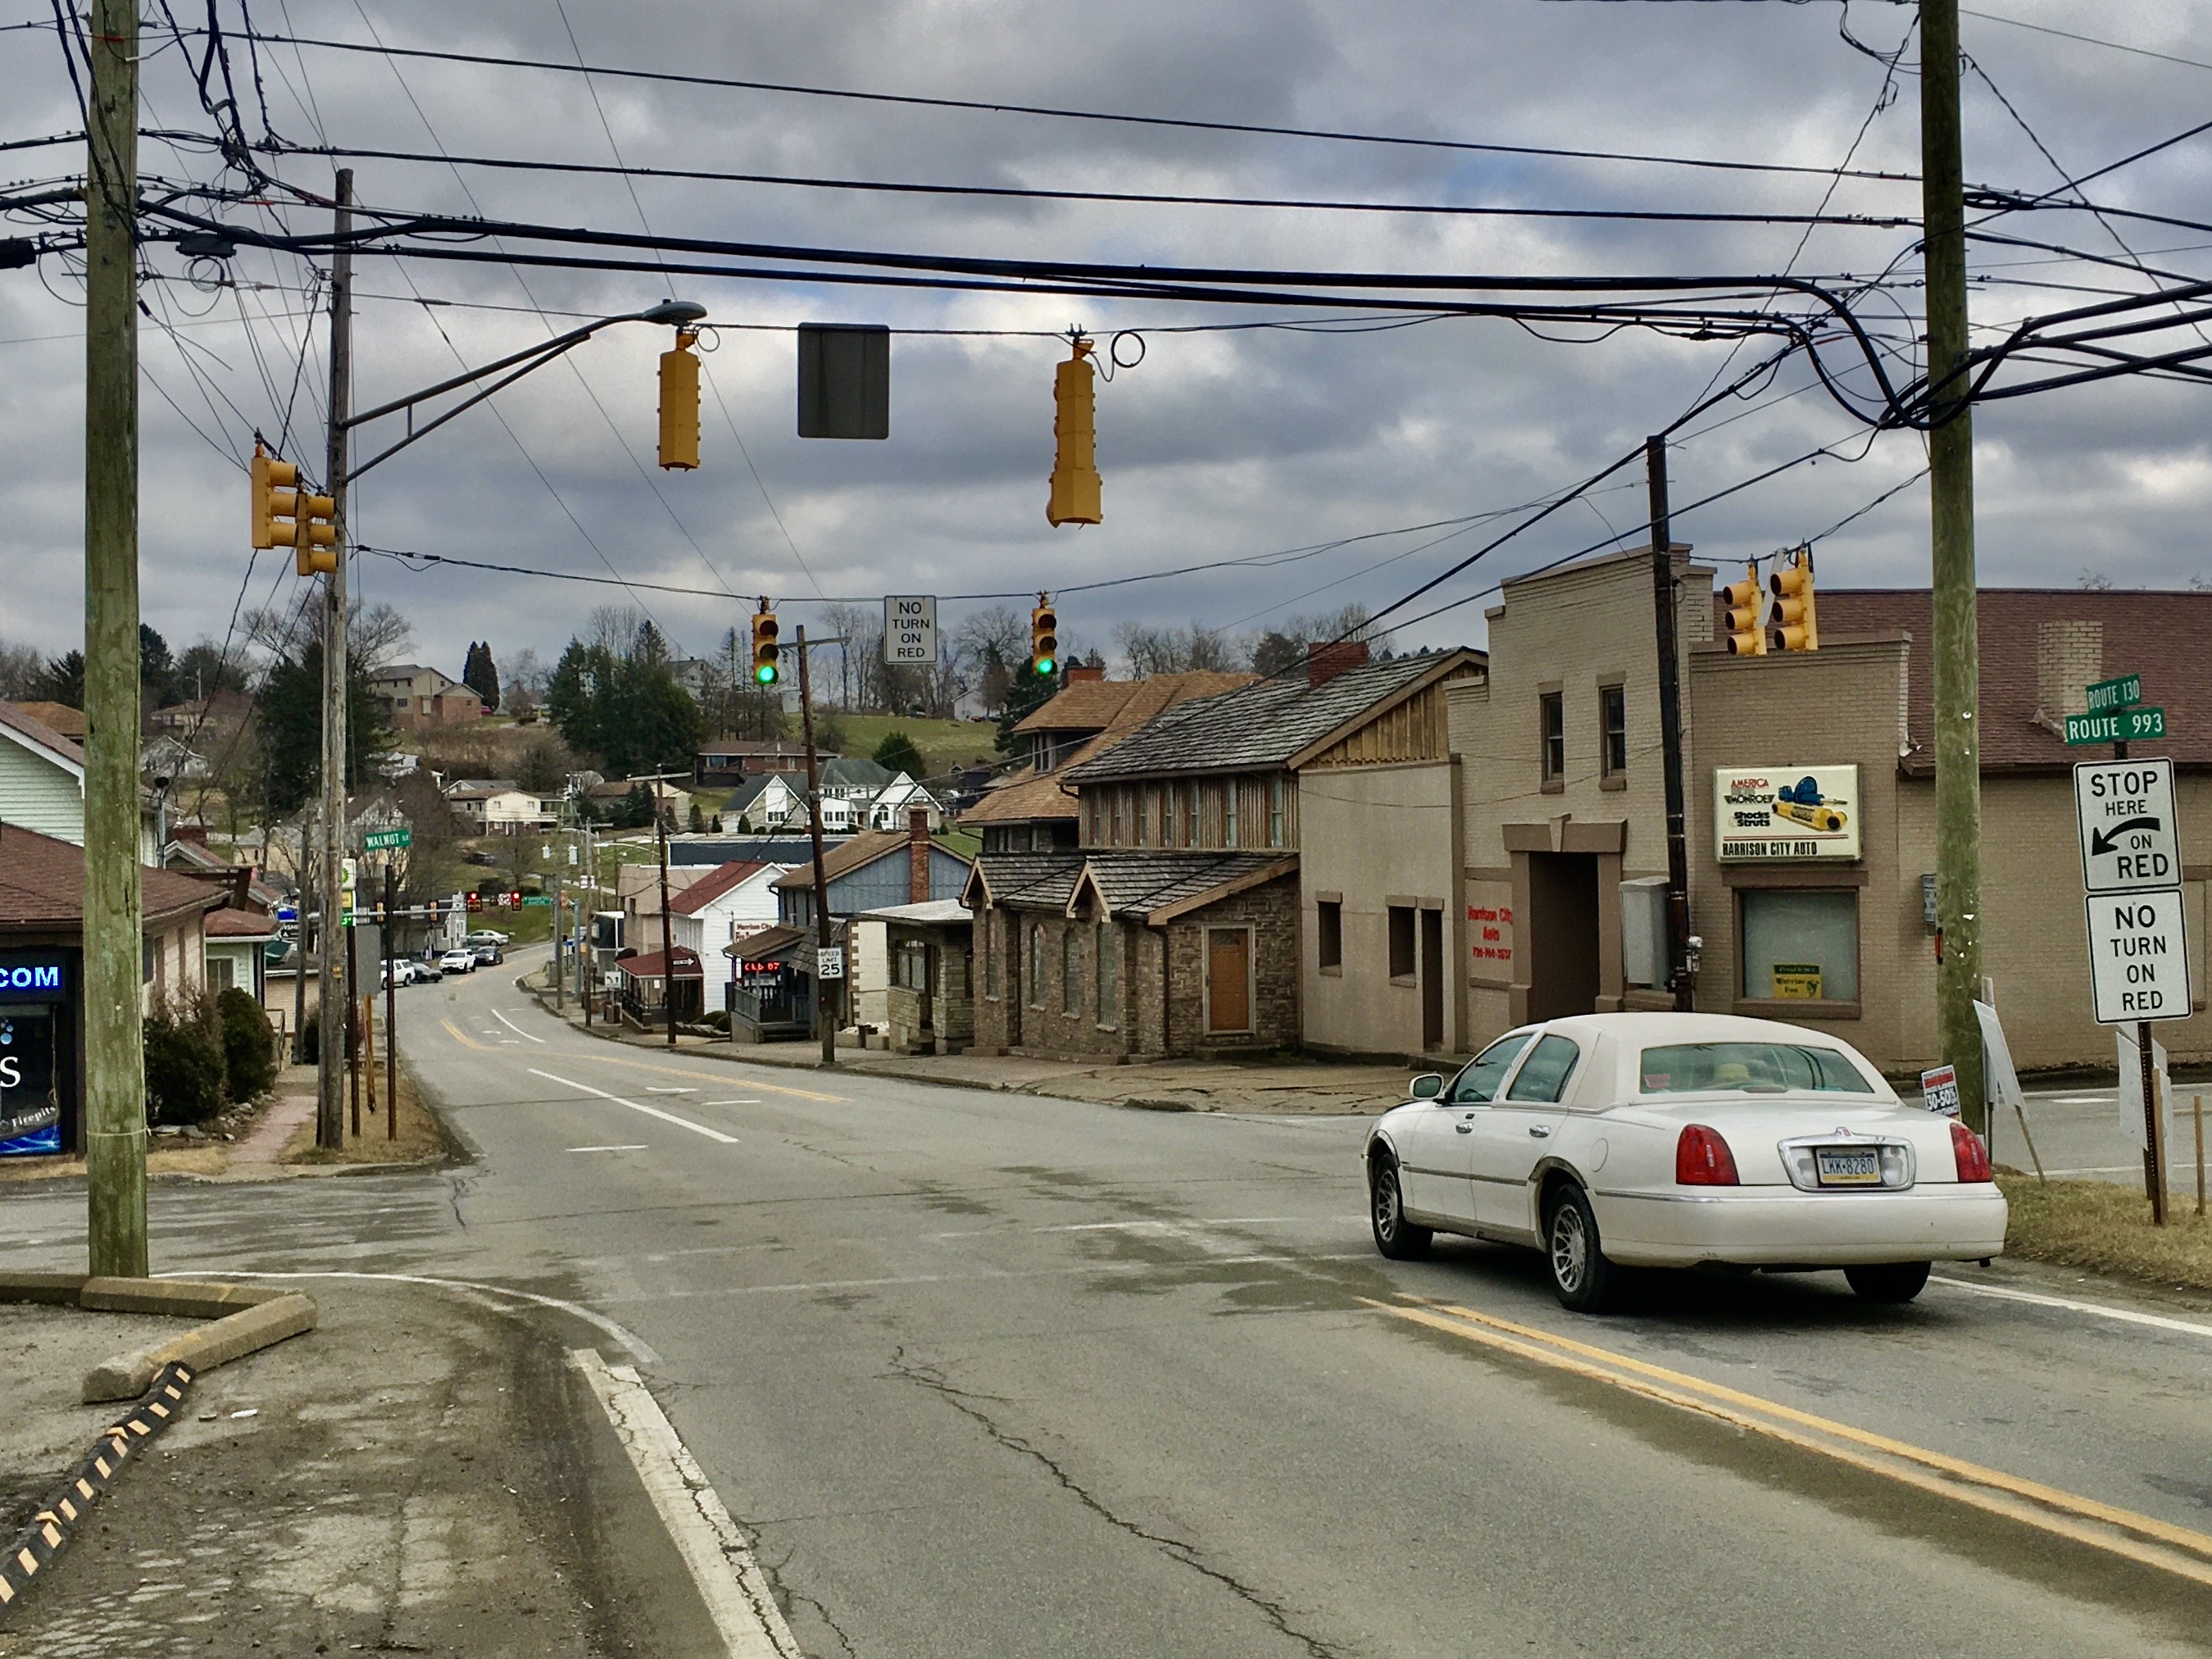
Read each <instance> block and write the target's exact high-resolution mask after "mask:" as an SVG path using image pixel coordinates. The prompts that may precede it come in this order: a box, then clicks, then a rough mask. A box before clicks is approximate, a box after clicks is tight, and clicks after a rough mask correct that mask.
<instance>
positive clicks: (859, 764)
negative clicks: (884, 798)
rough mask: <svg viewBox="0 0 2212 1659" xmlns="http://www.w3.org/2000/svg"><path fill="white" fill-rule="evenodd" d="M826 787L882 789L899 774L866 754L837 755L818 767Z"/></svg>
mask: <svg viewBox="0 0 2212 1659" xmlns="http://www.w3.org/2000/svg"><path fill="white" fill-rule="evenodd" d="M897 775H898V774H897V773H896V772H894V771H892V770H891V769H890V768H889V767H888V766H884V765H881V764H879V763H877V762H875V761H872V760H870V759H868V758H867V757H866V756H854V755H836V756H833V757H830V758H829V759H828V760H826V761H824V762H823V763H822V764H821V766H820V767H818V768H817V776H819V777H820V779H821V780H822V787H823V788H824V789H881V788H882V787H884V785H885V784H887V783H889V782H890V781H891V780H892V779H893V778H895V777H896V776H897Z"/></svg>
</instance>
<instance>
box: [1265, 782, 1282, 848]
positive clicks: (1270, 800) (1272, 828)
mask: <svg viewBox="0 0 2212 1659" xmlns="http://www.w3.org/2000/svg"><path fill="white" fill-rule="evenodd" d="M1282 844H1283V779H1282V775H1281V774H1280V773H1278V774H1277V775H1275V776H1273V777H1272V778H1269V779H1268V780H1267V845H1268V846H1270V847H1280V846H1281V845H1282Z"/></svg>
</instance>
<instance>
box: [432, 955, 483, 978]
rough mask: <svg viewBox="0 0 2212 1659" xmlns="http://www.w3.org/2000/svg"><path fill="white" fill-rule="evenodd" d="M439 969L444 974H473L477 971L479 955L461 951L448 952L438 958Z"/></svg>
mask: <svg viewBox="0 0 2212 1659" xmlns="http://www.w3.org/2000/svg"><path fill="white" fill-rule="evenodd" d="M438 967H439V969H440V970H441V972H444V973H448V974H472V973H474V972H476V969H477V953H476V952H475V951H464V950H459V949H455V950H452V951H447V952H446V954H445V955H443V956H442V957H439V958H438Z"/></svg>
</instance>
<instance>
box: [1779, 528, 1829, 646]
mask: <svg viewBox="0 0 2212 1659" xmlns="http://www.w3.org/2000/svg"><path fill="white" fill-rule="evenodd" d="M1789 561H1790V562H1788V563H1787V564H1785V565H1784V566H1783V567H1782V568H1780V569H1778V570H1777V571H1776V572H1775V573H1774V575H1773V577H1772V579H1771V581H1770V584H1769V585H1770V586H1771V587H1772V588H1773V590H1774V594H1775V599H1774V615H1773V619H1772V622H1771V625H1770V626H1769V628H1768V629H1767V638H1768V640H1769V641H1770V642H1771V644H1772V646H1773V648H1774V649H1775V650H1777V651H1818V650H1819V649H1820V617H1819V615H1818V614H1817V613H1816V611H1814V605H1813V550H1812V549H1811V548H1809V547H1801V548H1799V549H1798V550H1796V552H1794V553H1792V554H1790V555H1789Z"/></svg>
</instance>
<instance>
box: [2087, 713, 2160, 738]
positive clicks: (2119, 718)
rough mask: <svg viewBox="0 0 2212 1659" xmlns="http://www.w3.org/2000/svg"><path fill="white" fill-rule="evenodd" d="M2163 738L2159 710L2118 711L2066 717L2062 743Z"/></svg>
mask: <svg viewBox="0 0 2212 1659" xmlns="http://www.w3.org/2000/svg"><path fill="white" fill-rule="evenodd" d="M2165 735H2166V710H2164V709H2163V708H2122V709H2119V710H2118V711H2117V712H2115V713H2112V714H2069V715H2068V716H2067V717H2066V741H2067V742H2068V743H2069V744H2082V743H2147V742H2152V741H2154V740H2156V739H2158V738H2163V737H2164V736H2165Z"/></svg>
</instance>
